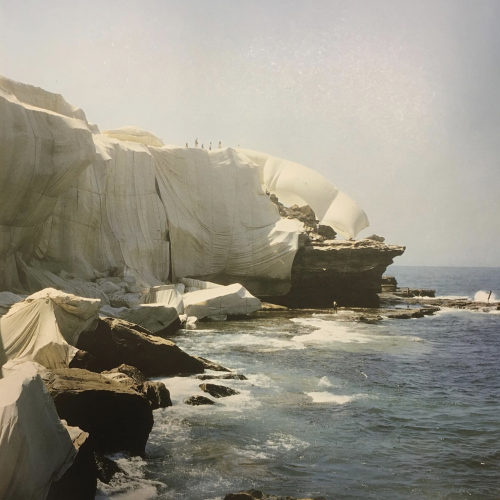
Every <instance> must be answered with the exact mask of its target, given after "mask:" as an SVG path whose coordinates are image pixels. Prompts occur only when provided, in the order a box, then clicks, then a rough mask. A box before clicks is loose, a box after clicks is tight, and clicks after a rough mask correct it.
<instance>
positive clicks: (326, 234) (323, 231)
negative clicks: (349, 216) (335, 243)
mask: <svg viewBox="0 0 500 500" xmlns="http://www.w3.org/2000/svg"><path fill="white" fill-rule="evenodd" d="M318 234H319V235H320V236H323V238H325V239H326V240H334V239H335V238H336V237H337V233H336V232H335V230H334V229H333V228H332V227H330V226H323V224H320V225H319V226H318Z"/></svg>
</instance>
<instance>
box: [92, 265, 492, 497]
mask: <svg viewBox="0 0 500 500" xmlns="http://www.w3.org/2000/svg"><path fill="white" fill-rule="evenodd" d="M388 274H392V275H395V276H396V278H397V279H398V282H399V284H400V285H401V286H414V287H425V288H435V289H436V291H437V295H450V296H467V297H469V298H472V297H473V296H474V295H475V294H476V293H477V292H478V291H481V290H483V291H488V292H489V290H492V292H493V293H492V299H494V298H495V296H496V297H499V296H500V269H498V268H495V269H464V268H422V267H420V268H416V267H415V268H409V267H405V268H403V267H393V268H390V269H389V270H388ZM499 312H500V311H499ZM349 316H350V315H349V312H348V311H344V310H339V313H338V314H337V315H333V314H330V313H324V312H311V311H309V312H302V313H301V312H298V311H293V312H289V313H287V314H273V313H270V314H261V315H260V316H257V317H252V318H249V319H246V320H241V321H231V322H210V323H200V324H199V325H197V327H196V328H195V329H186V330H181V331H180V332H179V333H178V334H177V335H176V336H175V337H174V338H173V340H174V341H175V342H177V343H178V345H179V346H180V347H182V348H183V349H185V350H187V351H188V352H190V353H192V354H197V355H201V356H204V357H207V358H209V359H212V360H214V361H216V362H218V363H220V364H222V365H225V366H228V367H230V368H231V369H233V370H235V371H236V372H238V373H242V374H244V375H245V376H246V377H247V378H248V380H246V381H239V380H221V381H214V383H219V384H222V385H226V386H228V387H232V388H234V389H236V390H237V391H239V393H240V394H239V395H236V396H231V397H228V398H221V399H219V400H217V404H216V405H214V406H198V407H192V406H188V405H185V404H183V401H184V400H185V399H186V398H187V397H189V396H192V395H202V394H204V393H202V392H201V390H200V389H199V384H201V383H203V381H201V380H198V379H196V378H194V377H173V378H167V379H162V380H163V381H164V382H165V384H166V385H167V387H168V388H169V389H170V391H171V396H172V401H173V403H174V406H173V407H171V408H166V409H160V410H156V411H155V412H154V416H155V425H154V428H153V431H152V432H151V435H150V439H149V443H148V446H147V454H146V456H145V457H144V458H128V457H125V456H115V457H114V458H115V459H118V462H119V464H120V465H121V466H122V467H123V468H124V469H125V470H126V471H127V473H128V475H127V476H126V477H125V476H122V475H118V476H117V477H116V480H115V481H114V482H113V483H112V484H111V485H109V486H107V485H101V488H100V494H99V498H112V499H121V500H124V499H128V500H142V499H147V498H156V499H179V500H208V499H218V498H223V497H224V495H225V494H226V493H228V492H234V491H239V490H241V489H249V488H255V489H259V490H262V491H265V492H267V493H274V494H282V495H285V494H286V495H291V496H295V497H309V496H323V497H325V498H327V499H334V498H335V499H384V500H387V499H394V500H400V499H450V500H451V499H462V498H468V499H474V500H476V499H498V498H499V492H500V368H499V359H500V314H496V313H484V312H470V311H464V310H453V309H444V310H442V311H440V312H439V313H437V314H436V315H435V316H430V317H425V318H421V319H412V320H389V319H383V320H381V321H377V322H374V323H363V322H353V321H350V320H349ZM213 373H214V374H215V372H213ZM219 374H220V373H219Z"/></svg>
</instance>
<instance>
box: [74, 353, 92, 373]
mask: <svg viewBox="0 0 500 500" xmlns="http://www.w3.org/2000/svg"><path fill="white" fill-rule="evenodd" d="M69 368H81V369H82V370H89V371H91V372H95V371H99V370H97V360H96V359H95V357H94V356H92V354H90V353H88V352H87V351H82V350H78V351H77V353H76V354H75V355H74V356H73V359H72V360H71V361H70V362H69Z"/></svg>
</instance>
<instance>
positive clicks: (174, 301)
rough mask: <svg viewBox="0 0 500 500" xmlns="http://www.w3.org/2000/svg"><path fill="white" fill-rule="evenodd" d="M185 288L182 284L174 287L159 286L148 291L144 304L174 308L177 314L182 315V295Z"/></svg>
mask: <svg viewBox="0 0 500 500" xmlns="http://www.w3.org/2000/svg"><path fill="white" fill-rule="evenodd" d="M184 290H185V287H184V285H183V284H182V283H178V284H176V285H161V286H155V287H152V288H150V289H149V293H148V294H146V295H145V297H144V299H143V300H144V304H162V305H168V306H171V307H175V309H176V310H177V312H178V313H179V314H183V313H184V302H183V300H182V294H183V293H184Z"/></svg>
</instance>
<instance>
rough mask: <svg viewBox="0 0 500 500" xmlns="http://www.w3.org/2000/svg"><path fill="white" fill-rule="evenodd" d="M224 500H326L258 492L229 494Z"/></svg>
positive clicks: (248, 491)
mask: <svg viewBox="0 0 500 500" xmlns="http://www.w3.org/2000/svg"><path fill="white" fill-rule="evenodd" d="M224 500H325V498H324V497H315V498H293V497H288V496H280V495H279V496H276V495H268V494H267V493H262V491H258V490H247V491H240V492H239V493H228V494H227V495H226V496H225V497H224Z"/></svg>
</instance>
